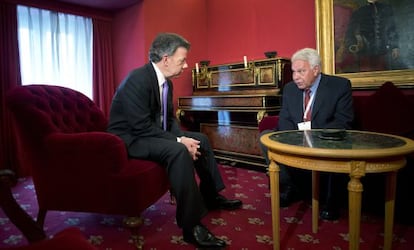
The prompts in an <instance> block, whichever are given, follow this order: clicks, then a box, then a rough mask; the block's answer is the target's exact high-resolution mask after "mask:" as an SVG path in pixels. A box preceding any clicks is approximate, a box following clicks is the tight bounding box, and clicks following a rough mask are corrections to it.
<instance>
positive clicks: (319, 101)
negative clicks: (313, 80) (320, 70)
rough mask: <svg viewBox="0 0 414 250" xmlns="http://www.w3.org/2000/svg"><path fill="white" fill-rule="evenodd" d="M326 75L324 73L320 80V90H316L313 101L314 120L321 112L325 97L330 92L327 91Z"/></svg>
mask: <svg viewBox="0 0 414 250" xmlns="http://www.w3.org/2000/svg"><path fill="white" fill-rule="evenodd" d="M326 81H327V80H326V77H325V76H324V75H323V74H322V75H321V81H320V82H319V86H318V90H317V91H316V96H315V101H314V102H313V107H312V120H313V118H314V117H315V116H316V115H317V113H318V112H319V110H320V108H321V107H322V105H323V98H324V96H326V95H327V94H329V93H326V91H327V90H326V87H325V86H326Z"/></svg>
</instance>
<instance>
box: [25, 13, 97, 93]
mask: <svg viewBox="0 0 414 250" xmlns="http://www.w3.org/2000/svg"><path fill="white" fill-rule="evenodd" d="M17 12H18V13H17V18H18V30H19V31H18V38H19V52H20V71H21V75H22V84H23V85H27V84H51V85H59V86H64V87H68V88H71V89H75V90H77V91H79V92H82V93H84V94H85V95H86V96H88V97H89V98H91V99H92V20H91V19H90V18H85V17H82V16H75V15H70V14H64V13H59V12H53V11H48V10H42V9H37V8H31V7H26V6H18V8H17Z"/></svg>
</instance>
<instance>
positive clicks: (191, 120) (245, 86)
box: [176, 57, 292, 171]
mask: <svg viewBox="0 0 414 250" xmlns="http://www.w3.org/2000/svg"><path fill="white" fill-rule="evenodd" d="M291 79H292V73H291V65H290V60H288V59H286V58H281V57H274V58H267V59H262V60H254V61H248V62H247V61H246V60H245V61H244V62H240V63H231V64H223V65H209V62H208V61H201V62H200V67H198V65H197V67H196V68H194V69H192V82H193V95H192V96H181V97H179V98H178V107H177V113H176V115H177V118H178V120H179V121H180V122H181V125H182V126H183V127H185V128H186V129H188V130H192V131H201V132H203V133H204V134H206V135H207V136H208V138H209V140H210V143H211V144H212V147H213V149H214V153H215V155H216V158H217V159H221V160H225V161H229V162H231V163H240V164H242V165H243V166H244V167H246V166H247V167H251V168H255V169H257V170H259V171H260V170H261V171H265V170H266V166H265V161H264V158H263V156H262V152H261V150H260V147H259V144H258V143H259V131H258V124H259V122H260V120H261V119H262V118H263V117H264V116H266V115H275V114H278V113H279V110H280V105H281V91H282V90H283V86H284V84H286V83H287V82H289V81H291Z"/></svg>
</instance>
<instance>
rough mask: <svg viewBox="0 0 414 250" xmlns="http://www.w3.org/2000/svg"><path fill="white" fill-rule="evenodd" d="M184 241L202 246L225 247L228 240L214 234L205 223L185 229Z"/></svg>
mask: <svg viewBox="0 0 414 250" xmlns="http://www.w3.org/2000/svg"><path fill="white" fill-rule="evenodd" d="M183 236H184V241H186V242H188V243H191V244H194V245H196V246H197V247H200V248H224V247H225V246H226V242H225V241H224V240H221V239H219V238H217V237H216V236H214V235H213V234H212V233H211V232H210V231H209V230H208V229H207V228H206V227H205V226H204V225H201V224H199V225H196V226H195V227H193V228H192V229H191V230H184V231H183Z"/></svg>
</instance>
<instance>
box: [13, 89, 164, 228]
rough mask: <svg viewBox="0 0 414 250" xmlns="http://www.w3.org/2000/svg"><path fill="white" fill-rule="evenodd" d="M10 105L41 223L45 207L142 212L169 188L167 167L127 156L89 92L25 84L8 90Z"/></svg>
mask: <svg viewBox="0 0 414 250" xmlns="http://www.w3.org/2000/svg"><path fill="white" fill-rule="evenodd" d="M7 105H8V107H9V109H10V110H11V111H12V113H13V115H14V118H15V121H16V125H17V128H18V132H19V137H20V139H21V144H22V145H23V147H24V151H23V152H24V154H25V159H28V160H27V161H26V162H25V163H26V164H30V169H31V173H32V177H33V183H34V186H35V189H36V194H37V199H38V204H39V215H38V218H37V219H38V222H40V223H41V225H43V221H44V217H45V216H46V211H47V210H58V211H79V212H95V213H104V214H120V215H127V216H139V215H140V213H141V212H142V211H143V210H145V209H146V208H147V207H149V206H150V205H151V204H153V203H154V202H156V201H157V200H158V199H159V198H160V197H161V196H162V195H163V194H165V192H166V191H167V190H168V187H169V186H168V180H167V175H166V173H165V169H164V168H162V167H161V166H159V165H158V164H157V163H155V162H152V161H147V160H139V159H131V158H128V155H127V150H126V147H125V144H124V142H123V141H122V140H121V139H120V138H119V137H117V136H115V135H113V134H110V133H107V132H106V126H107V119H106V117H105V116H104V114H103V112H102V111H101V110H100V109H99V108H98V107H97V105H96V104H94V102H92V101H91V100H90V99H89V98H88V97H86V96H85V95H83V94H81V93H79V92H77V91H74V90H71V89H68V88H64V87H58V86H50V85H27V86H20V87H16V88H14V89H12V90H10V92H9V93H8V95H7Z"/></svg>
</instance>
